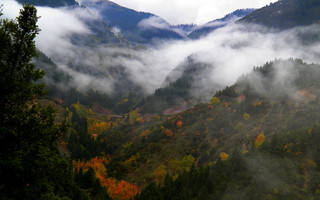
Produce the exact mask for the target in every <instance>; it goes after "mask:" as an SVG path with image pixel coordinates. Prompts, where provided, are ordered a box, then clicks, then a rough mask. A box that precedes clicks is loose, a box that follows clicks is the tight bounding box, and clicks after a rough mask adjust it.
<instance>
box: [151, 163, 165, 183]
mask: <svg viewBox="0 0 320 200" xmlns="http://www.w3.org/2000/svg"><path fill="white" fill-rule="evenodd" d="M166 174H167V170H166V167H165V166H164V165H160V166H159V167H158V168H157V169H156V170H154V178H155V182H156V183H157V184H160V183H162V182H163V180H164V178H165V176H166Z"/></svg>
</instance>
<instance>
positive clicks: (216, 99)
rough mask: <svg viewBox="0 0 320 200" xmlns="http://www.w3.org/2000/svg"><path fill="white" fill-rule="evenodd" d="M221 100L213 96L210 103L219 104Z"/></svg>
mask: <svg viewBox="0 0 320 200" xmlns="http://www.w3.org/2000/svg"><path fill="white" fill-rule="evenodd" d="M220 102H221V101H220V99H219V98H218V97H212V99H211V100H210V104H219V103H220Z"/></svg>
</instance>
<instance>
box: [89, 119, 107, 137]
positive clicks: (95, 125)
mask: <svg viewBox="0 0 320 200" xmlns="http://www.w3.org/2000/svg"><path fill="white" fill-rule="evenodd" d="M110 128H111V122H105V121H102V120H97V119H94V118H89V119H88V133H90V134H98V135H99V134H101V133H103V132H104V131H106V130H108V129H110Z"/></svg>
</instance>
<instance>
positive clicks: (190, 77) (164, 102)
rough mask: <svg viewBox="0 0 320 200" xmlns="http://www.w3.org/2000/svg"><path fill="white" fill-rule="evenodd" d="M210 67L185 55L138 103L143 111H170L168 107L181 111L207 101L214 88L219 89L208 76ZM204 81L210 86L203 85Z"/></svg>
mask: <svg viewBox="0 0 320 200" xmlns="http://www.w3.org/2000/svg"><path fill="white" fill-rule="evenodd" d="M212 68H213V67H212V66H211V65H210V64H207V63H202V62H199V61H197V60H196V59H195V58H193V56H189V57H187V58H186V59H185V61H184V62H182V63H181V64H180V65H178V66H177V67H176V68H175V69H174V70H173V71H172V72H170V73H169V75H168V76H167V77H166V80H165V82H164V83H163V84H162V85H163V86H162V87H161V88H158V89H157V90H156V91H155V93H154V94H153V95H151V96H149V97H147V98H146V99H145V100H144V101H143V102H142V103H141V104H140V105H142V110H143V112H144V113H171V112H170V109H173V110H175V109H178V110H179V111H180V112H181V111H182V110H185V109H187V108H190V107H192V106H194V105H195V104H197V103H200V102H203V101H208V100H209V98H210V96H211V94H212V92H213V91H214V90H215V91H217V89H221V86H220V85H219V84H216V83H213V82H212V81H210V80H211V79H210V78H208V74H210V72H211V71H212ZM204 82H206V83H207V84H209V85H210V86H208V87H207V88H205V87H203V83H204ZM168 109H169V110H168ZM166 110H168V112H166Z"/></svg>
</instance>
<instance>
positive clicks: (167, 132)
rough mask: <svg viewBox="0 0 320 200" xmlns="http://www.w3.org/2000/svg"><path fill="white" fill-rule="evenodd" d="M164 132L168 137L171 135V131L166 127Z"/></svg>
mask: <svg viewBox="0 0 320 200" xmlns="http://www.w3.org/2000/svg"><path fill="white" fill-rule="evenodd" d="M164 134H165V135H166V136H168V137H172V136H173V132H172V131H171V130H169V129H166V131H165V132H164Z"/></svg>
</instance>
